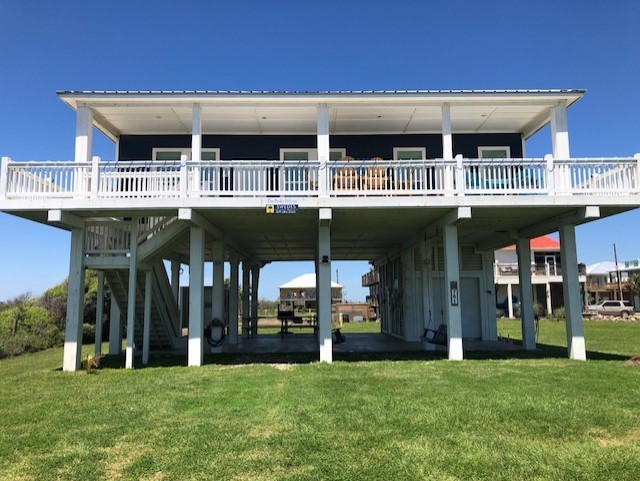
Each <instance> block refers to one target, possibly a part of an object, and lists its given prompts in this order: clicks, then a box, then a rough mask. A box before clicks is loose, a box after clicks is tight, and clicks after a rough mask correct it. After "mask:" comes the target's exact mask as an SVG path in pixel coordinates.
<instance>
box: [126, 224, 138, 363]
mask: <svg viewBox="0 0 640 481" xmlns="http://www.w3.org/2000/svg"><path fill="white" fill-rule="evenodd" d="M129 252H130V257H129V295H128V296H127V347H126V350H125V368H127V369H133V344H134V342H133V341H134V337H135V334H136V291H137V284H138V218H137V217H134V218H133V219H132V222H131V243H130V246H129Z"/></svg>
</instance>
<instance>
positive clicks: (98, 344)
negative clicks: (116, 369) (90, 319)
mask: <svg viewBox="0 0 640 481" xmlns="http://www.w3.org/2000/svg"><path fill="white" fill-rule="evenodd" d="M103 317H104V271H98V292H97V294H96V336H95V337H96V339H95V347H94V350H93V352H94V354H95V355H96V356H97V355H98V354H101V353H102V318H103Z"/></svg>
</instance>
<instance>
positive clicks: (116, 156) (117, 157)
mask: <svg viewBox="0 0 640 481" xmlns="http://www.w3.org/2000/svg"><path fill="white" fill-rule="evenodd" d="M113 160H114V161H115V162H118V160H120V136H118V138H117V139H116V141H115V152H114V153H113Z"/></svg>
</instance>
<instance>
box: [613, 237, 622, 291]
mask: <svg viewBox="0 0 640 481" xmlns="http://www.w3.org/2000/svg"><path fill="white" fill-rule="evenodd" d="M613 260H614V261H615V263H616V277H617V278H618V295H619V296H620V300H622V299H623V297H622V281H621V280H620V266H619V265H618V250H617V249H616V243H615V242H614V243H613Z"/></svg>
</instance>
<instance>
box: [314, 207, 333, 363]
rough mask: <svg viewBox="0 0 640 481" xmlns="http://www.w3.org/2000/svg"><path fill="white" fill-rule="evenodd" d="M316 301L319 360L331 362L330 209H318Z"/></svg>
mask: <svg viewBox="0 0 640 481" xmlns="http://www.w3.org/2000/svg"><path fill="white" fill-rule="evenodd" d="M317 266H318V267H317V278H318V283H317V284H318V285H317V288H316V297H317V299H316V301H317V304H318V342H319V344H320V362H328V363H331V362H333V342H332V339H331V209H324V208H323V209H320V212H319V222H318V257H317Z"/></svg>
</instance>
